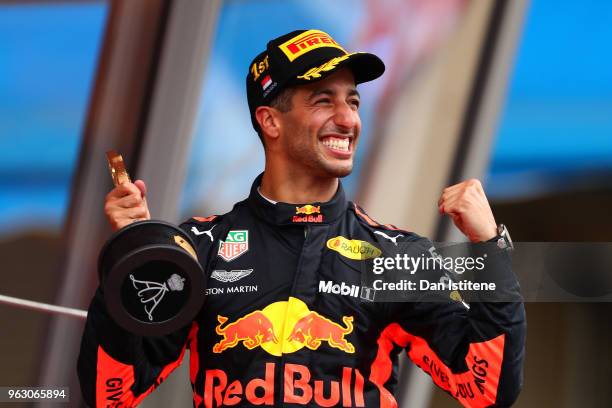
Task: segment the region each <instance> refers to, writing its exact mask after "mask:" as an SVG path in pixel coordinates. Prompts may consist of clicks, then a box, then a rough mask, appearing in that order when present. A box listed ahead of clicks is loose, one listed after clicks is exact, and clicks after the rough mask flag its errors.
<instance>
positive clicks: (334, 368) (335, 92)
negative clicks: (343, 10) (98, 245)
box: [78, 30, 525, 407]
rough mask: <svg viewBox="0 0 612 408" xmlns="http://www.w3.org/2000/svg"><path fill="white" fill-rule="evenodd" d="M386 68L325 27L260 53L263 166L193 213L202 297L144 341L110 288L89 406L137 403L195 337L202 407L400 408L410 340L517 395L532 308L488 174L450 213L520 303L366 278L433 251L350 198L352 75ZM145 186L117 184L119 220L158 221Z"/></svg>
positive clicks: (467, 398) (92, 334) (96, 307)
mask: <svg viewBox="0 0 612 408" xmlns="http://www.w3.org/2000/svg"><path fill="white" fill-rule="evenodd" d="M383 72H384V64H383V63H382V61H381V60H380V59H379V58H378V57H376V56H375V55H372V54H368V53H349V52H347V51H345V50H344V49H343V48H342V47H341V46H340V45H339V44H338V43H337V42H336V41H335V40H334V39H333V38H331V37H330V36H329V35H328V34H326V33H324V32H322V31H319V30H300V31H294V32H291V33H288V34H286V35H284V36H281V37H279V38H276V39H274V40H272V41H270V42H269V43H268V45H267V47H266V50H265V51H263V52H262V53H260V54H259V55H258V56H257V57H255V59H254V60H253V61H252V63H251V64H250V65H249V69H248V75H247V78H246V86H247V96H248V103H249V108H250V113H251V120H252V123H253V127H254V129H255V131H256V132H257V133H258V135H259V137H260V138H261V140H262V142H263V145H264V149H265V155H266V165H265V170H264V172H263V173H262V174H261V175H260V176H258V177H257V178H256V179H255V181H254V183H253V185H252V188H251V191H250V194H249V197H248V198H247V199H246V200H244V201H241V202H239V203H237V204H236V205H235V206H234V208H233V209H232V211H230V212H229V213H227V214H224V215H220V216H209V217H194V218H191V219H190V220H188V221H187V222H185V223H183V224H182V225H181V228H183V229H184V230H185V231H186V232H187V233H188V234H191V235H192V237H193V240H194V242H195V243H196V248H197V252H198V259H199V261H200V263H201V264H202V267H203V269H204V271H205V273H206V275H207V279H208V286H207V287H208V289H207V292H206V296H207V297H206V301H205V304H204V306H203V308H202V310H201V311H200V313H199V315H198V316H197V317H196V318H195V319H194V321H193V323H192V324H191V325H190V326H188V327H185V328H183V329H181V330H179V331H177V332H176V333H173V334H171V335H168V336H163V337H138V336H135V335H133V334H131V333H127V332H125V331H124V330H122V329H121V328H120V327H119V326H117V325H116V324H115V323H114V322H113V321H112V320H110V319H109V317H108V315H107V313H106V311H105V309H104V303H103V296H104V295H103V293H102V292H101V291H100V290H98V292H97V293H96V295H95V297H94V299H93V301H92V305H91V307H90V313H89V317H88V321H87V326H86V329H85V333H84V335H83V343H82V348H81V355H80V357H79V366H78V368H79V377H80V379H81V385H82V390H83V394H84V396H85V398H86V400H87V402H88V403H89V404H91V405H98V406H107V405H111V406H113V404H115V405H116V404H119V403H121V404H122V405H121V406H133V405H136V404H138V403H139V402H140V401H141V400H142V399H143V398H144V397H145V396H146V395H147V394H148V393H150V392H151V391H153V389H154V388H155V387H156V386H157V385H159V383H160V382H161V381H163V380H164V379H165V378H166V377H167V376H168V375H169V373H170V372H171V371H172V370H173V369H174V368H175V367H176V366H177V365H178V364H180V361H181V359H182V356H183V353H184V351H185V350H186V349H189V350H190V376H191V385H192V388H193V399H194V405H195V406H197V407H200V406H205V407H213V406H259V405H264V406H313V407H320V406H322V407H330V406H343V407H351V406H353V407H394V406H396V405H397V403H396V400H395V394H396V392H397V388H398V383H397V378H396V375H397V371H398V370H397V365H398V354H399V353H400V352H401V351H402V350H405V351H406V353H407V355H408V357H409V358H410V359H411V360H412V361H413V362H414V363H415V364H416V365H417V366H419V367H420V368H421V369H423V370H424V371H425V372H427V373H428V374H429V375H431V377H432V380H433V382H434V383H435V384H436V385H438V386H439V387H441V388H442V389H444V390H445V391H447V392H448V393H449V394H450V395H451V396H452V397H454V398H456V399H457V400H458V401H459V402H460V403H462V404H463V405H465V406H474V407H476V406H477V407H482V406H507V405H511V404H512V403H513V402H514V401H515V399H516V398H517V396H518V393H519V391H520V388H521V384H522V365H523V356H524V341H525V312H524V308H523V304H522V302H521V300H520V293H519V287H518V283H517V282H516V279H515V277H514V275H513V273H512V270H511V268H510V260H509V255H508V251H509V250H510V249H511V241H510V240H509V236H508V235H507V231H506V230H505V228H504V227H503V226H500V227H498V226H497V225H496V223H495V219H494V217H493V214H492V212H491V209H490V207H489V204H488V202H487V199H486V197H485V195H484V192H483V190H482V187H481V185H480V183H479V182H478V181H476V180H468V181H465V182H463V183H460V184H457V185H455V186H451V187H448V188H447V189H445V190H444V191H443V192H442V195H441V198H440V201H439V202H438V206H439V209H440V213H441V214H448V215H449V216H451V217H452V219H453V221H454V222H455V225H457V227H458V228H459V229H460V230H461V231H462V232H463V233H464V234H465V235H466V237H468V238H469V239H470V241H472V242H482V241H492V242H495V243H497V245H498V246H499V250H498V251H497V252H496V253H491V256H490V258H496V259H497V260H498V262H497V263H498V267H496V269H495V271H494V272H495V274H496V278H497V279H498V281H500V282H503V283H504V287H503V290H504V293H506V294H510V295H512V297H513V298H514V299H516V300H514V301H506V302H499V303H486V302H477V303H472V304H471V305H469V306H468V305H467V304H465V303H464V302H463V301H461V297H457V296H454V297H452V296H451V297H449V296H447V295H445V296H442V297H436V298H435V299H432V298H430V297H429V296H426V297H427V301H418V302H415V301H411V302H387V301H385V302H380V301H376V298H377V296H376V293H375V291H372V290H371V289H372V288H368V287H365V286H362V273H363V272H364V271H367V270H368V269H369V270H372V269H371V268H372V266H373V259H378V258H379V257H381V256H385V257H393V256H398V255H400V254H401V253H402V251H404V250H406V248H408V246H410V247H411V248H413V250H414V248H417V249H418V250H419V251H418V252H419V253H421V254H423V253H427V254H429V253H430V252H428V251H430V249H431V248H432V245H431V242H430V241H429V240H427V239H426V238H423V237H420V236H419V235H417V234H415V233H413V232H409V231H404V230H399V229H397V228H395V227H393V226H391V225H389V224H386V225H381V224H379V223H378V222H376V221H374V220H373V219H372V218H371V217H369V216H368V215H367V214H366V213H365V212H364V211H363V209H361V208H360V207H359V206H357V205H355V204H354V203H352V202H349V201H347V200H346V198H345V195H344V191H343V189H342V185H341V183H340V181H339V178H341V177H344V176H346V175H348V174H350V172H351V170H352V168H353V160H354V154H355V150H356V148H357V145H358V142H359V135H360V131H361V121H360V117H359V105H360V97H359V93H358V91H357V88H356V87H357V85H358V84H359V83H362V82H365V81H370V80H373V79H375V78H377V77H379V76H380V75H382V73H383ZM145 190H146V189H145V185H144V182H143V181H141V180H138V181H136V183H135V184H131V183H125V184H122V185H120V186H118V187H116V188H115V189H114V190H112V191H111V192H110V193H109V194H108V196H107V198H106V203H105V212H106V215H107V217H108V219H109V222H110V223H111V225H112V227H113V229H115V230H118V229H120V228H122V227H124V226H126V225H128V224H130V223H132V222H134V221H138V220H143V219H148V218H149V213H148V208H147V205H146V200H145V199H144V195H145ZM200 231H207V232H208V234H206V235H204V234H202V233H198V232H200ZM499 265H501V267H500V266H499ZM480 272H482V273H483V274H484V275H483V276H485V277H486V274H487V273H490V272H492V271H490V270H487V269H486V268H485V270H482V271H480ZM432 273H436V274H439V275H433V276H435V277H436V278H437V277H443V276H445V275H444V274H445V272H444V271H440V270H438V271H435V272H432ZM430 276H432V275H430ZM204 295H205V294H202V296H204ZM436 295H437V294H434V295H432V296H434V297H435V296H436Z"/></svg>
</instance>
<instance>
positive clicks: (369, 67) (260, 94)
mask: <svg viewBox="0 0 612 408" xmlns="http://www.w3.org/2000/svg"><path fill="white" fill-rule="evenodd" d="M342 67H348V68H350V69H351V71H353V75H354V77H355V83H356V84H360V83H362V82H367V81H371V80H373V79H376V78H378V77H379V76H381V75H382V74H383V72H385V64H384V63H383V62H382V60H381V59H380V58H378V57H377V56H376V55H374V54H369V53H366V52H347V51H345V50H344V48H342V46H341V45H340V44H338V43H337V42H336V41H335V40H334V39H333V38H332V37H331V36H330V35H329V34H327V33H325V32H323V31H320V30H297V31H292V32H290V33H288V34H285V35H283V36H280V37H278V38H275V39H273V40H271V41H270V42H268V45H267V47H266V50H265V51H263V52H261V53H260V54H259V55H257V56H256V57H255V58H254V59H253V61H252V62H251V64H250V65H249V72H248V74H247V77H246V88H247V99H248V101H249V111H250V112H251V122H252V123H253V127H254V128H255V130H259V124H258V123H257V120H256V119H255V110H256V109H257V107H258V106H266V105H268V104H269V103H270V101H271V100H272V99H274V97H276V95H278V94H279V93H280V92H281V91H282V90H283V89H285V88H287V87H288V86H293V85H301V84H309V83H312V82H316V81H319V80H321V79H323V78H325V77H327V76H329V75H331V74H333V73H335V72H336V70H337V69H338V68H342Z"/></svg>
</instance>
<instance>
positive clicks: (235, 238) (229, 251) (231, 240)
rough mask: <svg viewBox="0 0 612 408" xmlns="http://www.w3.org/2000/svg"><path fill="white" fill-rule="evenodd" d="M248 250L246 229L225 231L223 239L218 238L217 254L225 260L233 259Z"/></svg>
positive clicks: (247, 232)
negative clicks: (225, 235) (225, 234)
mask: <svg viewBox="0 0 612 408" xmlns="http://www.w3.org/2000/svg"><path fill="white" fill-rule="evenodd" d="M248 250H249V231H248V230H237V231H230V232H228V233H227V237H226V238H225V241H221V240H219V256H220V257H221V258H223V259H225V261H226V262H229V261H233V260H234V259H236V258H238V257H239V256H240V255H242V254H244V253H245V252H247V251H248Z"/></svg>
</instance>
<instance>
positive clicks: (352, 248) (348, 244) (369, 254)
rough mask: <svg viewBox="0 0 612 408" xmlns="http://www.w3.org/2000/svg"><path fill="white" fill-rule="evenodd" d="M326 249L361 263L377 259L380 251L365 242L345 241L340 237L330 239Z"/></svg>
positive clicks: (357, 240)
mask: <svg viewBox="0 0 612 408" xmlns="http://www.w3.org/2000/svg"><path fill="white" fill-rule="evenodd" d="M327 247H328V248H329V249H331V250H332V251H336V252H338V253H339V254H340V255H342V256H344V257H345V258H349V259H354V260H356V261H363V260H365V259H371V258H376V257H379V256H380V255H381V254H382V251H381V250H380V249H378V248H377V247H375V246H374V245H372V244H370V243H369V242H366V241H361V240H359V239H347V238H345V237H342V236H337V237H335V238H331V239H329V240H328V241H327Z"/></svg>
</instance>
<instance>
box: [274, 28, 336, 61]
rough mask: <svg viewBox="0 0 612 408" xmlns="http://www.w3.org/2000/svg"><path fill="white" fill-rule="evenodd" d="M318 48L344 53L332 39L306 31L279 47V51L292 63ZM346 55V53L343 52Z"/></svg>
mask: <svg viewBox="0 0 612 408" xmlns="http://www.w3.org/2000/svg"><path fill="white" fill-rule="evenodd" d="M320 47H333V48H338V49H339V50H342V51H344V48H342V47H341V46H340V44H338V43H337V42H336V41H334V39H333V38H331V37H330V36H329V35H328V34H327V33H324V32H323V31H319V30H308V31H304V32H303V33H302V34H300V35H298V36H295V37H293V38H291V39H290V40H288V41H286V42H284V43H282V44H281V45H279V48H280V50H281V51H282V52H283V53H284V54H285V55H286V56H287V58H289V61H293V60H295V59H296V58H298V57H300V56H302V55H304V54H306V53H307V52H309V51H312V50H314V49H317V48H320ZM344 52H345V53H346V51H344Z"/></svg>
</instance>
